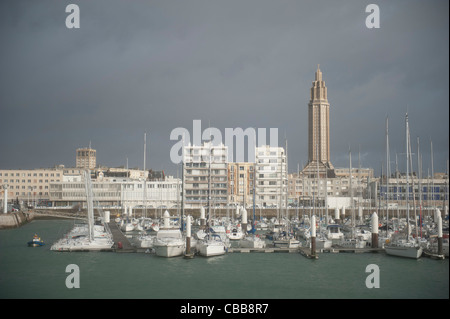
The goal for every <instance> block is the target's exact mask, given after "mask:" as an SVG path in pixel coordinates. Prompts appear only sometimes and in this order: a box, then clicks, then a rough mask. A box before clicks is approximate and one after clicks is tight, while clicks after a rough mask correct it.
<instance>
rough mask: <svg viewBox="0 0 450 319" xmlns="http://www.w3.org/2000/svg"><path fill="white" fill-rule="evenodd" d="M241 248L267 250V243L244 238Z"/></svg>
mask: <svg viewBox="0 0 450 319" xmlns="http://www.w3.org/2000/svg"><path fill="white" fill-rule="evenodd" d="M241 247H242V248H265V247H266V242H265V241H264V240H261V239H259V240H253V239H246V238H244V239H243V240H241Z"/></svg>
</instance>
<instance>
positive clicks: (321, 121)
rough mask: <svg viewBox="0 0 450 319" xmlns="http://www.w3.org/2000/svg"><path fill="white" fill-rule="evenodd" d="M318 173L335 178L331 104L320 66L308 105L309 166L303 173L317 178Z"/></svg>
mask: <svg viewBox="0 0 450 319" xmlns="http://www.w3.org/2000/svg"><path fill="white" fill-rule="evenodd" d="M317 171H319V174H320V176H321V177H324V176H325V174H327V175H328V176H329V177H332V176H334V167H333V164H331V162H330V104H329V103H328V98H327V87H326V86H325V81H323V80H322V71H320V68H319V65H318V66H317V71H316V78H315V81H313V82H312V87H311V99H310V101H309V104H308V164H307V165H306V166H305V168H304V169H303V172H304V173H305V174H307V175H310V176H316V175H317Z"/></svg>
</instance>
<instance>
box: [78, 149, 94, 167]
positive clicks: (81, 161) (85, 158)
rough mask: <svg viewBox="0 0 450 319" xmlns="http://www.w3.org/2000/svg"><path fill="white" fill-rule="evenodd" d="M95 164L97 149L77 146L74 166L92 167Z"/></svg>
mask: <svg viewBox="0 0 450 319" xmlns="http://www.w3.org/2000/svg"><path fill="white" fill-rule="evenodd" d="M96 165H97V151H96V150H94V149H92V148H90V147H87V148H78V149H77V151H76V167H77V168H84V169H94V168H95V166H96Z"/></svg>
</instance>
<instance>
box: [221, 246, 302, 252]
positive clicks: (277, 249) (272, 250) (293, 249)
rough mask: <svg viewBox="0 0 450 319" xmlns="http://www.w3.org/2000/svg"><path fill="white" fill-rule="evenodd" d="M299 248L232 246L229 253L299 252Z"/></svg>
mask: <svg viewBox="0 0 450 319" xmlns="http://www.w3.org/2000/svg"><path fill="white" fill-rule="evenodd" d="M298 250H299V249H298V248H276V247H266V248H240V247H232V248H228V252H229V253H298Z"/></svg>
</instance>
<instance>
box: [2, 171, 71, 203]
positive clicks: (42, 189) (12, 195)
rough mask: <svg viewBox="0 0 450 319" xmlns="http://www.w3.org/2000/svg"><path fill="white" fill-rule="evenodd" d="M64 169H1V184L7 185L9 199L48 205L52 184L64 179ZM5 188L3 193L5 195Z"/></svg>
mask: <svg viewBox="0 0 450 319" xmlns="http://www.w3.org/2000/svg"><path fill="white" fill-rule="evenodd" d="M63 172H64V170H63V169H62V168H60V167H58V168H42V169H0V185H7V191H8V199H9V201H13V200H17V199H18V200H19V201H22V202H24V203H28V204H29V205H34V206H36V205H46V201H47V200H48V198H49V192H50V184H51V183H54V182H60V181H62V180H63ZM3 192H4V190H3V188H2V189H1V193H2V195H3Z"/></svg>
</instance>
